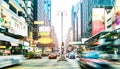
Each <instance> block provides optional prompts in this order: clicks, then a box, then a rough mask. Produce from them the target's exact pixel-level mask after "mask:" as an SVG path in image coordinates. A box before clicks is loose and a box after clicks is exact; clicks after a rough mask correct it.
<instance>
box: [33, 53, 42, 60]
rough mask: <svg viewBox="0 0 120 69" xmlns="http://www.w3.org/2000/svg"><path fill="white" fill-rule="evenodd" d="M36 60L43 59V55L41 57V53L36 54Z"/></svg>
mask: <svg viewBox="0 0 120 69" xmlns="http://www.w3.org/2000/svg"><path fill="white" fill-rule="evenodd" d="M34 58H40V59H41V58H42V55H41V54H40V53H35V54H34Z"/></svg>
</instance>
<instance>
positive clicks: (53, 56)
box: [48, 53, 57, 59]
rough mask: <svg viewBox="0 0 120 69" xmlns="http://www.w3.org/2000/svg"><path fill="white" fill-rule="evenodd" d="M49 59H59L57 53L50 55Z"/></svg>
mask: <svg viewBox="0 0 120 69" xmlns="http://www.w3.org/2000/svg"><path fill="white" fill-rule="evenodd" d="M48 58H49V59H56V58H57V55H56V53H50V54H49V55H48Z"/></svg>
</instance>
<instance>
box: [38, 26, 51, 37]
mask: <svg viewBox="0 0 120 69" xmlns="http://www.w3.org/2000/svg"><path fill="white" fill-rule="evenodd" d="M38 35H40V36H49V35H50V26H40V27H39V33H38Z"/></svg>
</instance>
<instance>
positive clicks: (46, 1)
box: [44, 0, 51, 23]
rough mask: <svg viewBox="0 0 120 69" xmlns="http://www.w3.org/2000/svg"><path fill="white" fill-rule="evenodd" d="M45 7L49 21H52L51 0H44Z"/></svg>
mask: <svg viewBox="0 0 120 69" xmlns="http://www.w3.org/2000/svg"><path fill="white" fill-rule="evenodd" d="M44 9H45V13H46V14H47V16H48V20H49V23H51V0H44Z"/></svg>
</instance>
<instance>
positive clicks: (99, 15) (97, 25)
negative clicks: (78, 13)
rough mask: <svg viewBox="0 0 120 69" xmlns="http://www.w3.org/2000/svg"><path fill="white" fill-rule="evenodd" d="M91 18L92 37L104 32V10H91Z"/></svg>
mask: <svg viewBox="0 0 120 69" xmlns="http://www.w3.org/2000/svg"><path fill="white" fill-rule="evenodd" d="M92 11H93V13H92V15H93V17H92V19H93V20H92V36H94V35H96V34H98V33H99V32H101V31H103V30H105V9H104V8H93V10H92Z"/></svg>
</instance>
